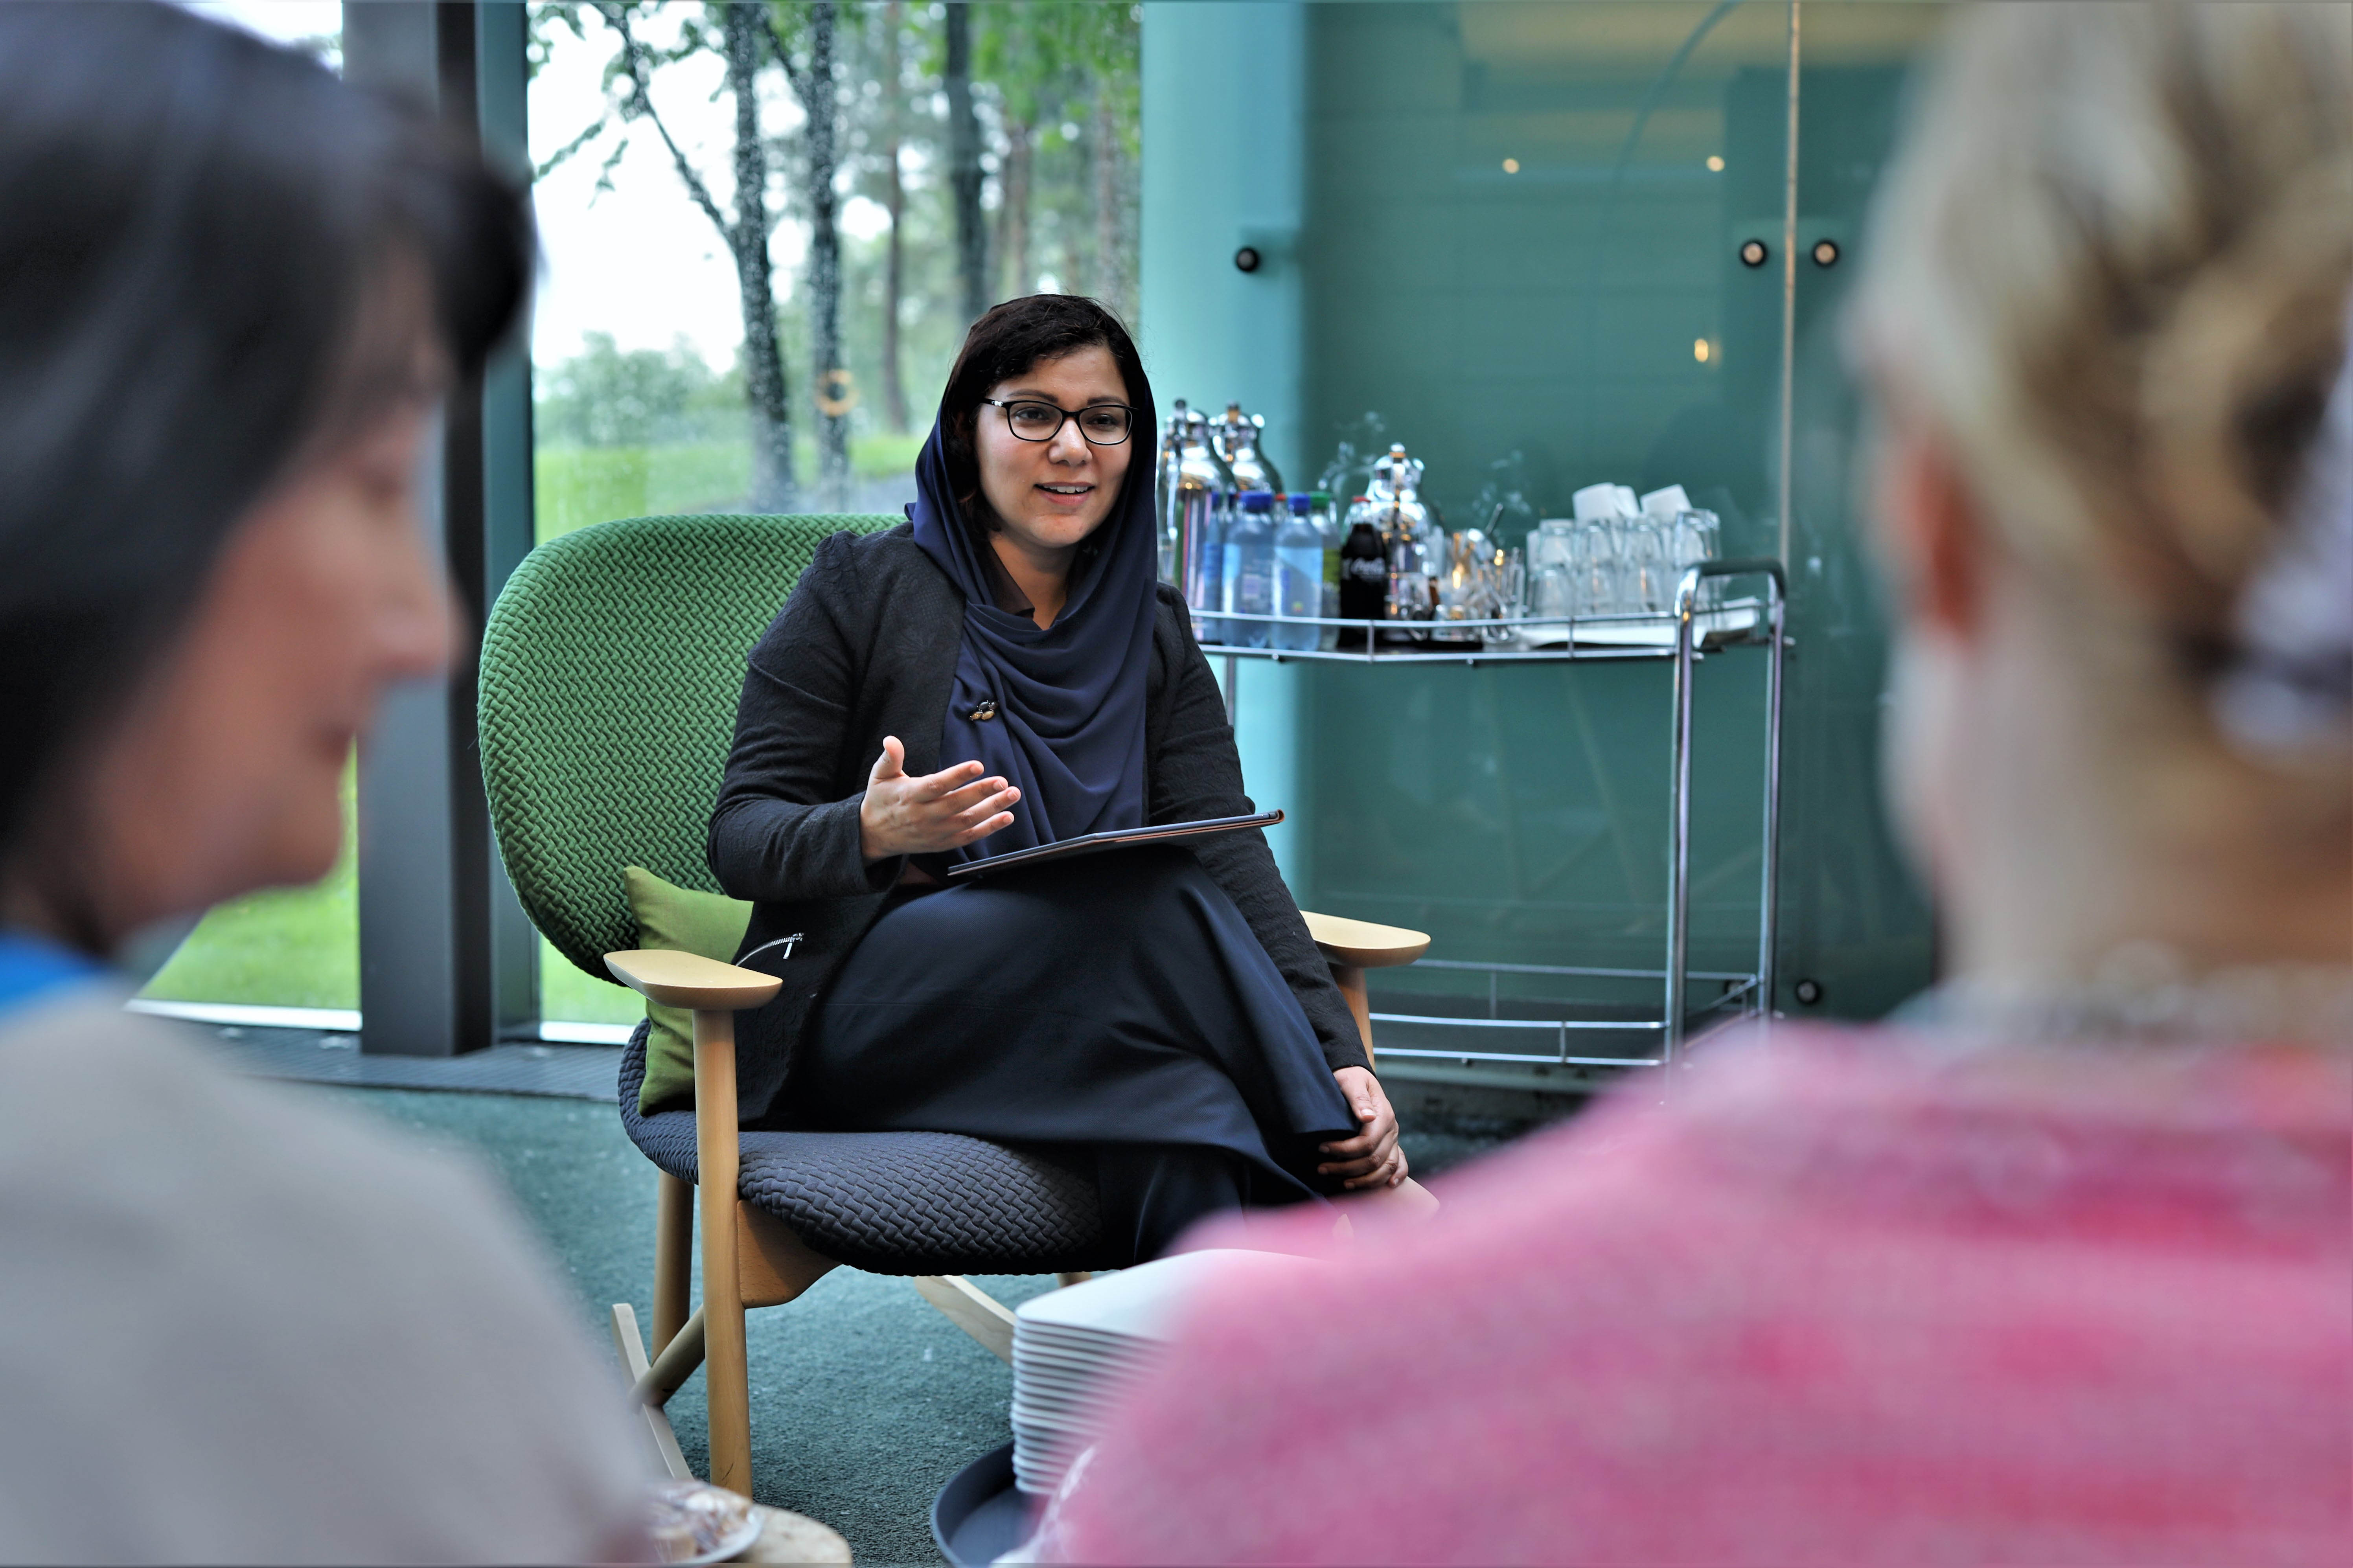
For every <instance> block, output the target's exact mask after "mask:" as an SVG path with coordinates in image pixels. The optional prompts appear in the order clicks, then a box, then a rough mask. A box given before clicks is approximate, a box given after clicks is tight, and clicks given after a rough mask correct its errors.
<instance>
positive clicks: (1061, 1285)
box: [1054, 1268, 1094, 1289]
mask: <svg viewBox="0 0 2353 1568" xmlns="http://www.w3.org/2000/svg"><path fill="white" fill-rule="evenodd" d="M1093 1278H1094V1276H1093V1275H1092V1274H1091V1273H1089V1272H1087V1271H1086V1270H1085V1269H1083V1268H1082V1269H1081V1270H1079V1271H1078V1272H1077V1273H1075V1274H1057V1275H1055V1276H1054V1285H1055V1288H1056V1289H1068V1288H1069V1287H1070V1286H1072V1285H1083V1284H1085V1283H1086V1282H1087V1281H1088V1280H1090V1279H1093Z"/></svg>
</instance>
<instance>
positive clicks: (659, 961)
mask: <svg viewBox="0 0 2353 1568" xmlns="http://www.w3.org/2000/svg"><path fill="white" fill-rule="evenodd" d="M605 967H606V968H607V969H609V970H611V971H612V972H613V978H614V979H616V980H617V981H619V982H620V983H621V984H624V985H626V986H628V988H629V989H630V990H632V991H637V992H641V993H643V994H644V995H645V996H646V999H647V1000H649V1001H652V1002H659V1003H661V1004H663V1005H665V1006H670V1007H691V1008H692V1009H694V1010H695V1011H697V1012H705V1013H732V1012H734V1011H736V1010H737V1009H739V1008H743V1007H757V1006H758V1005H761V1004H762V1003H764V1002H765V1001H767V1000H768V998H770V997H771V996H774V995H775V994H776V993H777V992H779V991H781V990H783V989H784V984H785V983H784V982H783V981H782V980H780V979H778V978H777V977H776V976H775V975H773V974H763V973H760V972H759V971H758V970H756V969H738V968H736V967H735V966H734V965H733V964H732V963H720V962H719V961H718V960H717V959H715V958H704V957H702V956H701V955H700V954H698V953H691V952H673V951H671V950H670V949H668V948H659V947H643V948H638V949H637V950H635V951H634V952H608V953H607V954H606V955H605Z"/></svg>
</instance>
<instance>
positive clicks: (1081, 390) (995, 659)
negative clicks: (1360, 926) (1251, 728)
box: [647, 294, 1420, 1263]
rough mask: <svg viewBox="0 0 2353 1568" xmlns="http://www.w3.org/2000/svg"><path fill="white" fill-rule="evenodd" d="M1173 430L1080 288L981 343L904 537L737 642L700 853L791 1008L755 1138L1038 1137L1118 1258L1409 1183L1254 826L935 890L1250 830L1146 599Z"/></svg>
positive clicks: (1171, 627)
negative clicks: (1268, 1211)
mask: <svg viewBox="0 0 2353 1568" xmlns="http://www.w3.org/2000/svg"><path fill="white" fill-rule="evenodd" d="M1154 430H1155V418H1154V414H1153V405H1152V388H1151V385H1150V384H1149V383H1147V382H1146V381H1145V375H1144V365H1143V362H1142V361H1141V360H1140V359H1139V358H1138V357H1137V355H1136V352H1135V345H1134V342H1131V341H1130V339H1129V337H1128V334H1127V330H1126V329H1125V328H1124V327H1123V326H1122V325H1121V324H1120V322H1119V321H1118V319H1117V318H1116V317H1114V316H1113V315H1112V313H1111V312H1110V311H1108V310H1104V309H1103V307H1102V306H1101V305H1098V304H1096V303H1095V302H1094V301H1093V300H1085V299H1079V298H1075V297H1071V296H1067V295H1060V294H1038V295H1031V296H1029V297H1028V298H1025V299H1019V300H1008V301H1007V302H1006V303H1004V304H1001V305H999V306H997V308H996V309H994V310H990V311H989V312H988V313H987V315H985V316H983V317H982V318H981V319H980V320H979V321H976V322H975V323H974V324H973V328H972V331H971V333H970V334H969V336H967V337H966V339H965V345H964V350H963V352H962V353H960V354H959V355H958V356H957V359H956V363H955V368H954V369H953V370H952V371H951V372H950V373H949V375H948V383H947V388H946V390H945V392H944V394H943V395H942V396H941V399H940V410H939V418H938V421H937V423H935V424H934V426H933V427H932V434H931V437H930V438H929V439H928V440H927V441H925V442H924V444H923V452H922V454H921V455H920V457H919V458H917V460H916V471H915V479H916V486H917V495H918V499H917V500H916V501H915V502H914V503H913V505H912V506H911V507H910V508H909V509H908V513H909V521H907V523H906V524H905V525H904V526H902V527H899V528H894V529H892V530H891V531H888V532H886V533H879V534H874V535H871V536H868V537H866V538H862V539H861V538H854V537H852V536H851V535H849V534H846V533H843V534H836V535H835V536H834V537H832V538H830V539H828V540H827V541H826V542H824V543H823V544H821V545H819V546H818V552H817V556H816V559H815V560H814V561H812V562H811V563H810V564H809V568H808V570H807V573H806V574H803V576H802V577H801V580H800V583H799V584H798V586H797V587H796V588H795V589H794V591H793V594H792V596H791V598H790V599H788V600H787V601H786V604H785V606H784V608H783V609H782V610H781V611H779V612H778V614H777V616H776V622H775V624H774V625H772V626H770V627H769V628H768V631H767V634H766V636H765V637H763V638H762V639H761V641H760V643H759V646H758V647H755V648H754V649H753V651H752V654H751V659H750V668H749V670H748V671H747V673H746V674H745V677H744V695H743V700H742V704H741V706H740V708H739V710H738V715H737V720H736V728H735V743H734V749H733V753H732V754H731V755H730V757H729V759H728V763H727V773H726V778H725V782H724V783H723V784H722V785H721V788H720V794H719V802H718V805H717V806H716V807H715V808H714V810H713V812H712V821H711V844H710V853H711V867H712V871H713V872H714V873H716V874H717V876H718V879H719V882H720V885H721V886H722V887H723V888H725V889H727V890H728V891H729V892H731V893H733V894H734V895H735V896H736V897H738V898H742V899H748V900H753V902H754V912H753V915H752V921H751V928H750V930H749V931H748V932H747V933H746V935H745V937H744V951H743V961H744V963H749V964H751V965H752V966H753V967H754V968H759V967H765V966H774V967H771V968H770V973H783V974H785V975H786V976H787V977H788V982H789V983H788V984H786V987H785V991H784V994H782V995H780V996H779V997H778V998H777V999H776V1002H774V1003H772V1004H770V1005H768V1006H766V1007H764V1008H762V1009H760V1010H758V1011H757V1012H754V1013H749V1014H746V1015H745V1016H744V1019H743V1021H742V1023H741V1024H740V1025H739V1031H740V1032H739V1036H738V1046H737V1053H738V1058H739V1061H740V1063H741V1065H740V1068H739V1072H740V1073H741V1079H740V1084H741V1099H742V1102H743V1112H744V1122H745V1124H746V1125H751V1126H786V1127H797V1128H822V1129H835V1130H860V1131H867V1130H893V1131H898V1130H904V1131H933V1132H961V1133H966V1134H969V1135H972V1136H975V1137H981V1138H992V1139H1003V1140H1007V1141H1009V1142H1018V1143H1021V1144H1024V1145H1027V1146H1029V1147H1031V1148H1034V1149H1038V1150H1039V1151H1041V1152H1045V1153H1046V1155H1047V1157H1049V1158H1052V1159H1055V1160H1058V1161H1060V1162H1063V1163H1066V1164H1068V1165H1070V1166H1071V1167H1074V1168H1077V1169H1080V1170H1082V1172H1084V1173H1088V1174H1091V1175H1092V1178H1093V1180H1094V1183H1095V1185H1096V1190H1097V1191H1098V1193H1099V1194H1101V1197H1102V1201H1103V1217H1104V1229H1105V1233H1106V1238H1107V1239H1106V1243H1105V1245H1106V1247H1108V1249H1109V1251H1110V1255H1111V1256H1110V1257H1109V1258H1107V1261H1117V1262H1123V1263H1125V1262H1138V1261H1142V1260H1144V1259H1146V1258H1154V1257H1156V1256H1157V1255H1159V1254H1160V1253H1161V1252H1163V1251H1165V1250H1166V1248H1167V1247H1168V1246H1169V1244H1170V1243H1171V1242H1173V1241H1174V1240H1175V1239H1176V1237H1177V1236H1178V1235H1179V1234H1180V1233H1181V1232H1183V1231H1184V1230H1185V1229H1186V1228H1187V1226H1190V1225H1192V1224H1193V1223H1194V1222H1195V1221H1196V1220H1198V1219H1199V1218H1200V1217H1202V1216H1203V1215H1208V1214H1211V1213H1216V1212H1219V1211H1221V1210H1226V1209H1238V1208H1257V1207H1268V1206H1273V1205H1287V1204H1293V1203H1312V1204H1316V1205H1318V1206H1320V1202H1321V1199H1322V1198H1323V1197H1324V1195H1326V1194H1338V1193H1344V1192H1350V1191H1354V1192H1361V1193H1366V1194H1375V1195H1382V1196H1387V1197H1388V1198H1389V1199H1390V1200H1391V1201H1392V1202H1410V1201H1412V1199H1414V1198H1415V1197H1418V1196H1419V1195H1420V1190H1419V1188H1418V1187H1414V1186H1411V1185H1409V1184H1408V1182H1407V1177H1406V1161H1405V1156H1404V1154H1403V1153H1402V1152H1399V1151H1398V1146H1397V1118H1396V1116H1395V1114H1394V1113H1393V1112H1392V1111H1391V1110H1390V1109H1389V1104H1388V1097H1387V1096H1386V1095H1384V1094H1383V1093H1382V1092H1381V1087H1380V1084H1379V1082H1378V1081H1377V1079H1375V1078H1374V1077H1373V1074H1372V1071H1371V1069H1370V1067H1369V1065H1368V1064H1367V1062H1366V1058H1365V1051H1364V1047H1363V1045H1362V1043H1361V1041H1360V1039H1359V1037H1358V1036H1357V1033H1356V1023H1355V1021H1354V1019H1353V1017H1352V1016H1351V1015H1350V1014H1349V1011H1348V1005H1347V1003H1346V1002H1345V1000H1343V998H1342V997H1341V994H1340V992H1339V989H1338V988H1337V987H1336V986H1335V985H1334V984H1333V982H1332V977H1331V973H1330V971H1329V970H1328V969H1327V967H1326V966H1325V964H1324V961H1323V959H1322V958H1321V957H1320V956H1319V955H1318V953H1317V952H1316V948H1315V944H1314V942H1313V941H1312V940H1311V939H1310V938H1309V936H1308V934H1307V927H1306V923H1305V921H1303V920H1302V919H1301V918H1300V913H1299V908H1298V906H1297V905H1296V904H1294V903H1293V902H1292V900H1291V893H1290V891H1289V889H1286V888H1285V887H1284V886H1283V882H1282V876H1281V875H1280V873H1278V872H1277V871H1276V869H1275V866H1274V858H1273V856H1272V855H1271V854H1270V853H1269V851H1268V849H1267V846H1266V839H1265V837H1264V836H1263V835H1261V834H1260V833H1259V832H1257V831H1255V830H1252V831H1250V832H1247V833H1235V834H1229V835H1227V836H1225V837H1217V838H1209V839H1204V840H1201V841H1199V846H1198V848H1197V849H1186V848H1168V847H1151V848H1141V849H1130V850H1125V851H1123V852H1121V853H1120V854H1118V855H1115V856H1104V857H1098V858H1091V859H1079V860H1071V861H1063V862H1061V863H1059V864H1050V865H1047V866H1043V867H1037V868H1024V869H1021V870H1018V871H1016V870H1008V871H1006V872H1004V873H1001V874H999V875H997V876H994V877H990V878H987V879H981V880H979V881H976V882H971V883H963V884H958V885H955V886H948V885H946V883H945V882H944V878H945V877H946V875H947V873H948V872H949V870H950V869H951V868H954V867H955V866H957V865H959V864H962V863H965V862H968V861H973V860H978V859H983V858H987V857H988V856H990V855H995V854H999V853H1003V852H1005V851H1008V850H1018V849H1024V848H1029V847H1034V846H1039V845H1046V844H1052V843H1055V842H1057V841H1059V840H1061V839H1067V838H1076V837H1082V836H1083V835H1085V834H1089V833H1098V832H1105V831H1109V830H1112V829H1114V828H1123V827H1137V826H1144V825H1145V824H1149V823H1170V822H1190V821H1198V820H1200V819H1203V818H1208V817H1219V816H1241V815H1245V814H1247V813H1249V812H1250V810H1251V809H1252V808H1251V805H1250V800H1249V798H1248V797H1247V796H1245V795H1243V794H1242V776H1241V763H1240V758H1239V756H1238V755H1237V754H1236V752H1235V749H1234V738H1233V731H1232V730H1231V728H1230V727H1229V725H1228V724H1227V722H1226V713H1225V705H1224V701H1223V700H1222V699H1221V698H1220V697H1219V692H1218V687H1217V682H1216V680H1215V679H1214V678H1213V677H1212V676H1211V675H1210V673H1209V665H1208V659H1206V658H1203V657H1202V654H1201V649H1200V647H1199V645H1198V644H1197V643H1196V642H1195V641H1194V640H1193V631H1192V622H1191V617H1190V616H1189V615H1188V614H1187V610H1186V607H1185V604H1184V601H1183V600H1182V598H1181V597H1179V596H1178V595H1177V594H1176V591H1175V590H1174V589H1172V588H1169V587H1166V586H1165V585H1161V584H1158V583H1157V582H1156V581H1155V579H1156V576H1157V560H1158V544H1157V531H1156V529H1155V526H1154V519H1153V478H1152V464H1151V461H1150V449H1151V445H1152V441H1153V432H1154ZM795 939H797V940H795ZM788 1075H789V1082H787V1077H788ZM647 1109H648V1110H651V1109H653V1107H652V1106H651V1105H649V1106H648V1107H647ZM1326 1223H1327V1224H1328V1223H1329V1220H1328V1218H1327V1220H1326Z"/></svg>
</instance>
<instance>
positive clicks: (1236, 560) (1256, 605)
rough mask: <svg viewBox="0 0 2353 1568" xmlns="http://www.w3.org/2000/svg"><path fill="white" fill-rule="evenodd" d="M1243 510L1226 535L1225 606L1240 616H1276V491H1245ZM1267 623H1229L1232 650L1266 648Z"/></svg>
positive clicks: (1242, 503) (1238, 621)
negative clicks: (1234, 648)
mask: <svg viewBox="0 0 2353 1568" xmlns="http://www.w3.org/2000/svg"><path fill="white" fill-rule="evenodd" d="M1240 500H1241V510H1240V511H1239V512H1237V513H1235V515H1234V523H1233V527H1232V529H1231V530H1230V531H1228V533H1227V534H1226V548H1225V551H1224V552H1223V559H1222V560H1221V562H1220V563H1219V564H1220V565H1221V566H1222V567H1223V569H1224V574H1225V580H1226V592H1225V605H1224V607H1225V608H1226V609H1227V610H1229V611H1230V612H1232V613H1233V614H1235V615H1238V616H1271V615H1272V614H1274V515H1273V513H1274V492H1273V491H1271V490H1244V491H1242V493H1241V497H1240ZM1271 629H1272V628H1271V627H1270V626H1268V625H1267V624H1266V623H1265V622H1264V621H1242V620H1236V621H1229V622H1227V623H1226V643H1227V646H1229V647H1266V642H1267V633H1268V632H1269V631H1270V630H1271Z"/></svg>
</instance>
